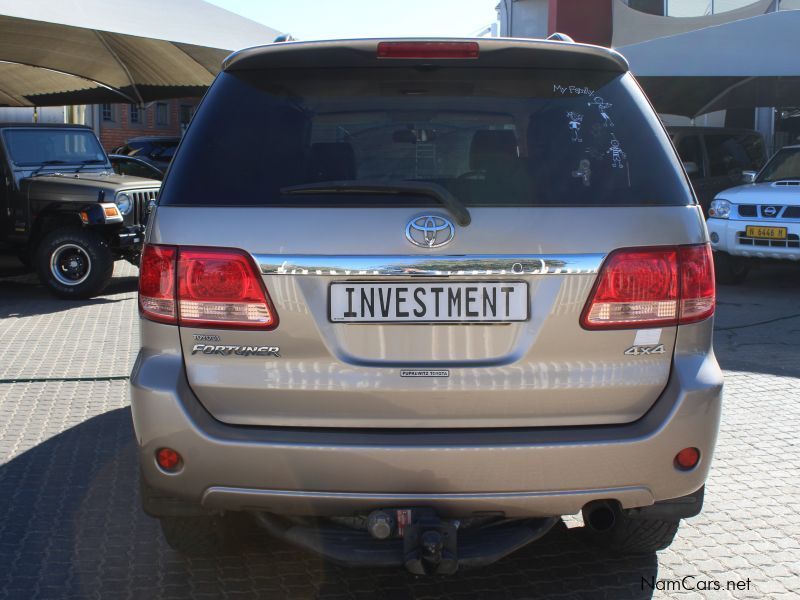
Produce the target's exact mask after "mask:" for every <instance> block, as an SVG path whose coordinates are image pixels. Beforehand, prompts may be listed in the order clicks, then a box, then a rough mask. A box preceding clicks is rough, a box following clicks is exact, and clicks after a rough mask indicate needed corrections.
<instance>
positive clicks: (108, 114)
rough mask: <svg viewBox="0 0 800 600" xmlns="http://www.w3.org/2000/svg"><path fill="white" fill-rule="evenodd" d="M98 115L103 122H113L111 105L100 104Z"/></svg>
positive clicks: (112, 107)
mask: <svg viewBox="0 0 800 600" xmlns="http://www.w3.org/2000/svg"><path fill="white" fill-rule="evenodd" d="M100 113H101V115H102V119H103V121H113V120H114V106H113V105H111V104H101V105H100Z"/></svg>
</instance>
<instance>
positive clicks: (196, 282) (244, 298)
mask: <svg viewBox="0 0 800 600" xmlns="http://www.w3.org/2000/svg"><path fill="white" fill-rule="evenodd" d="M139 281H140V283H139V306H140V307H141V312H142V316H144V317H145V318H147V319H151V320H153V321H159V322H162V323H172V324H179V325H184V326H187V327H211V328H215V327H216V328H231V329H239V328H244V329H274V328H275V327H277V325H278V315H277V313H276V312H275V309H274V307H273V305H272V302H271V300H270V298H269V294H267V290H266V289H265V288H264V283H263V281H262V279H261V276H260V274H259V273H258V271H257V269H256V266H255V264H254V263H253V260H252V258H250V256H249V255H248V254H246V253H245V252H243V251H241V250H234V249H227V248H195V247H187V248H176V247H173V246H156V245H152V244H148V245H146V246H145V248H144V251H143V253H142V263H141V269H140V274H139Z"/></svg>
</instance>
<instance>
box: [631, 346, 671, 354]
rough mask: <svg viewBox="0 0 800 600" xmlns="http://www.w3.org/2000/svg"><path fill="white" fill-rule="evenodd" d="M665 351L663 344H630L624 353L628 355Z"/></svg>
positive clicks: (661, 352)
mask: <svg viewBox="0 0 800 600" xmlns="http://www.w3.org/2000/svg"><path fill="white" fill-rule="evenodd" d="M665 352H666V350H664V344H658V345H657V346H631V347H630V348H628V349H627V350H625V352H624V354H627V355H628V356H643V355H645V354H664V353H665Z"/></svg>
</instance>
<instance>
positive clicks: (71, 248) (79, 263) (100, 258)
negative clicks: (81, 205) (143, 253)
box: [36, 228, 114, 298]
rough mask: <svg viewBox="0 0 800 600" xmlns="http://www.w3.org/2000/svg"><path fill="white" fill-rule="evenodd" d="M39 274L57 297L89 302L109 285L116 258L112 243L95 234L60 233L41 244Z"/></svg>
mask: <svg viewBox="0 0 800 600" xmlns="http://www.w3.org/2000/svg"><path fill="white" fill-rule="evenodd" d="M36 270H37V272H38V274H39V279H40V280H41V281H42V283H43V284H44V285H45V286H47V288H48V289H49V290H50V291H51V292H53V293H54V294H55V295H56V296H59V297H61V298H89V297H91V296H95V295H97V294H99V293H100V292H102V291H103V289H104V288H105V287H106V285H108V282H109V281H110V279H111V274H112V273H113V271H114V258H113V257H112V255H111V249H110V248H109V247H108V242H106V240H105V239H103V238H102V237H101V236H99V235H97V234H96V233H94V232H93V231H87V230H83V229H74V228H65V229H56V230H55V231H51V232H50V233H48V234H47V235H45V236H44V237H43V238H42V241H41V242H40V243H39V247H38V249H37V251H36Z"/></svg>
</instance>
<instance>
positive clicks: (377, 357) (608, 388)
mask: <svg viewBox="0 0 800 600" xmlns="http://www.w3.org/2000/svg"><path fill="white" fill-rule="evenodd" d="M433 212H435V213H436V212H439V211H433ZM419 213H420V210H415V209H413V208H380V209H373V210H362V209H347V208H332V209H321V208H314V209H311V208H309V209H302V208H225V209H223V208H191V207H161V208H159V209H158V215H157V219H156V221H155V226H154V228H153V229H152V231H151V232H150V240H149V241H150V242H153V243H170V244H176V245H197V244H202V245H206V246H221V247H237V248H242V249H245V250H247V251H249V252H251V253H252V254H254V255H255V256H256V257H257V258H258V257H264V256H265V255H268V256H269V259H268V260H265V259H263V258H262V259H260V260H261V262H266V263H270V264H275V263H276V261H277V260H278V259H279V257H280V256H281V255H285V256H286V257H287V264H288V265H291V264H293V263H294V264H296V263H302V265H308V264H310V263H313V262H314V259H313V258H311V259H306V260H305V261H300V260H298V256H297V255H300V256H299V258H302V257H304V256H305V257H309V256H311V257H314V256H316V257H322V258H325V259H326V261H323V262H326V264H328V265H329V266H330V265H335V264H341V265H347V264H349V263H353V264H357V262H355V261H356V259H357V258H358V256H359V255H360V256H362V257H364V259H365V260H371V261H372V262H373V263H380V262H386V261H382V260H381V258H382V257H381V256H374V255H368V254H366V255H365V254H364V249H365V248H380V249H381V254H384V253H385V254H387V255H395V257H396V259H395V262H397V258H401V259H404V260H415V259H416V260H420V259H424V260H425V261H426V262H427V263H428V264H429V266H430V265H432V266H433V268H431V270H430V272H436V271H437V269H436V268H435V267H436V265H447V264H449V262H450V261H448V257H449V256H450V255H452V256H458V257H463V258H464V260H466V261H467V262H469V261H470V260H471V259H473V262H474V258H475V257H488V258H487V259H485V260H488V261H489V262H498V261H501V259H502V258H504V260H505V262H506V264H508V263H511V264H513V257H519V260H520V261H521V262H520V264H525V265H527V264H529V263H530V264H538V263H539V262H540V261H541V260H545V262H548V259H552V258H553V257H558V258H559V259H560V262H565V263H567V264H570V262H572V263H574V265H575V268H574V269H570V268H569V267H567V268H565V269H564V270H565V272H557V271H558V270H559V269H557V268H555V267H553V268H551V269H550V271H548V272H547V273H544V272H540V271H539V272H537V269H535V268H531V269H528V268H527V267H525V268H523V272H522V273H521V274H517V273H514V272H513V271H512V272H508V273H505V274H502V275H501V274H499V273H492V274H485V275H466V274H459V273H460V271H459V270H452V271H450V273H451V275H450V276H448V277H439V276H436V275H432V276H430V277H425V279H426V280H428V279H433V280H441V281H462V280H465V279H469V278H472V279H474V280H478V281H480V280H495V279H497V278H505V279H508V280H514V281H526V282H528V285H529V293H530V307H529V308H530V319H529V320H528V321H525V322H521V323H508V324H471V325H460V324H454V325H445V324H436V325H430V324H427V325H423V324H419V325H417V324H405V325H404V324H378V323H370V324H342V323H331V322H330V321H329V319H328V293H329V286H330V284H331V283H332V282H341V281H378V280H383V279H384V276H383V275H377V276H376V275H374V270H373V271H372V273H373V274H358V273H357V272H353V273H351V274H350V275H347V274H345V273H344V272H343V271H336V274H335V275H332V274H331V273H330V270H327V271H322V270H320V273H319V274H317V273H316V271H313V272H312V273H311V274H310V275H309V274H308V273H306V274H303V273H302V272H299V273H290V272H284V273H279V272H277V270H276V269H274V268H273V269H270V268H269V267H268V265H267V268H266V269H265V270H266V272H267V273H270V274H267V275H265V276H264V282H265V284H266V287H267V289H268V290H269V293H270V295H271V297H272V301H273V303H274V305H275V308H276V310H277V313H278V315H279V318H280V326H279V327H278V328H277V329H276V330H274V331H269V332H252V331H216V330H210V329H197V328H181V341H182V344H183V348H184V351H185V362H186V372H187V376H188V379H189V383H190V385H191V387H192V389H193V391H194V393H195V394H197V397H198V398H199V399H200V401H201V402H202V403H203V405H204V406H205V407H206V408H207V409H208V410H209V411H210V412H211V413H212V414H213V415H214V417H215V418H217V419H219V420H221V421H224V422H227V423H236V424H242V425H279V426H294V427H382V428H390V427H410V428H437V427H517V426H525V427H531V426H556V425H587V424H609V423H625V422H630V421H634V420H636V419H638V418H639V417H641V416H642V415H643V414H644V413H645V412H646V411H647V410H648V409H649V408H650V406H652V404H653V403H654V402H655V400H656V399H657V398H658V396H659V394H660V393H661V392H662V390H663V389H664V387H665V386H666V384H667V378H668V376H669V372H670V358H671V353H672V348H673V344H674V339H675V328H674V327H671V328H664V329H663V330H662V331H661V333H660V335H659V336H658V343H661V344H664V347H665V352H664V354H655V355H649V356H626V355H624V352H625V350H626V349H627V348H629V347H631V346H632V345H633V344H634V340H635V338H636V333H637V332H636V330H623V331H604V332H595V331H586V330H584V329H582V328H581V326H580V325H579V322H578V321H579V317H580V313H581V311H582V309H583V307H584V304H585V302H586V299H587V298H588V296H589V292H590V290H591V287H592V285H593V284H594V281H595V278H596V273H597V269H598V268H599V266H600V260H601V258H602V257H603V256H604V255H605V254H607V253H608V252H610V251H611V250H613V249H615V248H617V247H619V246H620V240H624V245H626V246H647V245H666V244H670V243H672V244H675V243H678V244H691V243H699V242H703V241H705V231H704V228H703V224H702V220H701V217H700V214H699V209H698V208H697V207H640V208H633V207H624V208H563V207H562V208H552V209H548V208H474V209H473V210H472V215H473V223H472V224H471V225H470V226H469V227H464V228H458V230H457V232H456V236H455V238H454V239H453V241H452V242H451V243H450V244H448V245H447V246H446V247H443V248H440V249H422V248H415V247H413V246H411V244H409V243H408V241H407V240H406V239H405V237H404V235H403V228H404V226H405V223H406V222H407V221H408V220H409V219H410V218H412V217H413V216H415V215H417V214H419ZM332 222H335V223H337V226H336V227H330V223H332ZM186 223H192V227H186ZM597 223H603V226H602V227H597ZM633 224H637V225H638V224H641V226H636V227H634V226H633ZM564 231H569V232H570V234H569V236H568V237H567V236H565V235H564V234H563V232H564ZM199 232H202V235H198V233H199ZM492 257H495V258H494V259H492ZM437 259H438V261H439V262H437ZM309 261H310V262H309ZM317 262H320V258H317ZM390 262H391V261H390ZM551 262H552V261H551ZM302 265H301V266H302ZM442 268H444V267H442ZM271 271H275V272H271ZM415 277H416V279H417V280H419V278H420V276H419V275H416V276H414V277H412V276H405V277H404V276H403V275H402V274H399V275H393V276H392V279H393V280H395V279H398V278H399V279H400V280H403V281H405V280H408V281H414V279H415ZM204 334H214V335H217V336H219V338H220V340H219V343H221V344H232V345H242V346H272V347H279V348H280V354H281V356H280V358H275V357H237V356H229V357H224V356H220V355H213V354H212V355H208V354H203V353H200V352H198V353H197V354H192V353H191V349H192V348H193V347H194V345H195V344H196V343H197V341H196V340H195V339H194V336H195V335H204ZM404 368H408V369H419V368H439V369H449V370H450V376H449V377H446V378H433V379H431V378H405V377H400V370H401V369H404ZM487 395H489V397H487Z"/></svg>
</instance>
